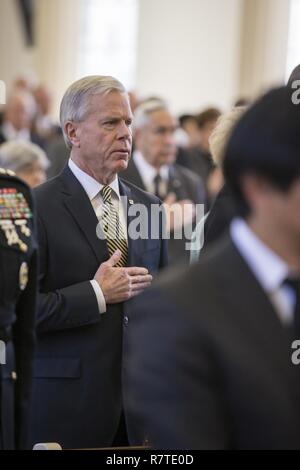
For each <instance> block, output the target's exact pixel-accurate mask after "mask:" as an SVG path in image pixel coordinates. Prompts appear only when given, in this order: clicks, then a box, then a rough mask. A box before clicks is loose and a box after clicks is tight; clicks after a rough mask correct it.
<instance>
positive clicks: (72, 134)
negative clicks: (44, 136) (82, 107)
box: [64, 121, 80, 148]
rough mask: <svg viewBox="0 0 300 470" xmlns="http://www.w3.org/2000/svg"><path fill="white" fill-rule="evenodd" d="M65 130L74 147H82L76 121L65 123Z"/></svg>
mask: <svg viewBox="0 0 300 470" xmlns="http://www.w3.org/2000/svg"><path fill="white" fill-rule="evenodd" d="M64 131H65V133H66V134H67V136H68V138H69V140H70V142H71V143H72V147H77V148H79V147H80V138H79V135H78V125H77V124H76V122H73V121H67V122H66V123H65V125H64Z"/></svg>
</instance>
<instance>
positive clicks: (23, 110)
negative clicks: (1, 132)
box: [5, 96, 31, 131]
mask: <svg viewBox="0 0 300 470" xmlns="http://www.w3.org/2000/svg"><path fill="white" fill-rule="evenodd" d="M5 118H6V120H7V121H9V122H10V123H11V124H12V126H13V127H14V129H15V130H16V131H20V130H21V129H28V128H29V127H30V124H31V114H30V111H29V106H28V104H27V103H26V100H25V99H23V98H21V97H19V96H15V97H13V98H11V101H10V102H9V104H8V107H7V110H6V113H5Z"/></svg>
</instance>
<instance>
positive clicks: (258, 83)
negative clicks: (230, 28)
mask: <svg viewBox="0 0 300 470" xmlns="http://www.w3.org/2000/svg"><path fill="white" fill-rule="evenodd" d="M289 13H290V0H244V12H243V23H242V55H241V80H240V90H241V93H242V94H246V95H248V96H249V97H255V96H256V95H257V94H258V93H261V92H263V91H264V90H265V89H266V88H269V87H272V86H276V85H279V84H282V83H284V80H285V72H286V62H287V47H288V35H289Z"/></svg>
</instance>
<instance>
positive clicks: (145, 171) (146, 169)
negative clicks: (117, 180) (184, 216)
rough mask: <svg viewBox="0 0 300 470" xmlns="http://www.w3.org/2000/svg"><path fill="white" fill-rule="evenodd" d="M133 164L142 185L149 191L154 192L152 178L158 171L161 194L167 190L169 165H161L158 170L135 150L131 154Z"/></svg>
mask: <svg viewBox="0 0 300 470" xmlns="http://www.w3.org/2000/svg"><path fill="white" fill-rule="evenodd" d="M132 158H133V161H134V163H135V166H136V167H137V169H138V171H139V174H140V176H141V178H142V181H143V183H144V186H145V188H146V190H147V191H148V192H149V193H152V194H153V193H155V185H154V178H155V177H156V176H157V174H158V173H159V175H160V177H161V179H162V181H161V184H162V188H161V189H162V194H166V195H167V192H168V182H169V166H168V165H162V166H161V167H160V168H159V170H157V168H155V167H154V166H152V165H150V163H148V162H147V160H146V159H145V158H144V157H143V155H142V154H141V152H139V151H138V150H135V151H134V152H133V155H132Z"/></svg>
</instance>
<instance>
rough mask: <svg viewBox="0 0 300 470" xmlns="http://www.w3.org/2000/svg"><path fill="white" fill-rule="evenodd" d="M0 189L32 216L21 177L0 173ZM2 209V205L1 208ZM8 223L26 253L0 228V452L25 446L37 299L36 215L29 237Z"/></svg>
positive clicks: (32, 208) (30, 224) (30, 195)
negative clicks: (2, 358)
mask: <svg viewBox="0 0 300 470" xmlns="http://www.w3.org/2000/svg"><path fill="white" fill-rule="evenodd" d="M0 189H1V190H2V189H4V190H7V189H13V190H16V191H17V193H19V194H22V195H23V196H24V199H25V201H26V203H27V205H28V207H29V209H30V211H31V212H32V213H33V212H34V207H33V200H32V194H31V191H30V189H29V188H28V186H27V185H26V184H25V183H24V182H23V181H21V180H20V179H19V178H17V177H14V176H9V175H3V174H0ZM0 199H1V195H0ZM3 205H4V207H5V204H3V203H2V202H0V206H2V207H1V208H3ZM18 218H19V219H23V217H18ZM11 222H12V223H13V224H14V229H15V231H16V232H17V234H18V236H19V238H20V239H21V240H22V242H23V243H24V244H25V245H26V247H27V250H26V251H23V250H22V249H21V248H20V246H19V245H18V244H12V245H9V244H8V240H7V237H6V236H5V232H4V231H3V230H1V229H0V340H2V341H4V342H5V345H6V363H5V364H2V363H1V365H0V449H6V450H7V449H15V448H19V449H26V448H27V446H28V441H27V440H28V417H29V407H30V397H31V385H32V368H33V349H34V338H35V334H34V326H35V309H36V295H37V243H36V236H35V235H36V234H35V218H34V214H33V217H32V218H29V219H27V223H26V225H27V227H28V228H29V229H30V232H28V233H27V234H24V233H23V232H22V231H21V230H20V227H19V226H18V225H17V223H16V222H17V219H14V218H11ZM16 379H17V380H16Z"/></svg>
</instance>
